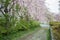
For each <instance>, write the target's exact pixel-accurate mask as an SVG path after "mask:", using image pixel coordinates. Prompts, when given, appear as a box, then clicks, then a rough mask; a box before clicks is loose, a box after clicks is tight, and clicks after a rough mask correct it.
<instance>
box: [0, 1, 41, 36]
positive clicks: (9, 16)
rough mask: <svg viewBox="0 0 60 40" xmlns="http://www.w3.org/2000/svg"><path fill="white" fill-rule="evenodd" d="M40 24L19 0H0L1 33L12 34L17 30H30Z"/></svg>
mask: <svg viewBox="0 0 60 40" xmlns="http://www.w3.org/2000/svg"><path fill="white" fill-rule="evenodd" d="M37 26H40V23H39V22H37V21H35V20H33V19H32V18H31V16H30V15H29V13H28V10H27V8H26V7H24V6H20V5H19V3H18V0H0V34H5V35H7V34H10V33H12V32H16V31H24V30H29V29H31V28H34V27H37Z"/></svg>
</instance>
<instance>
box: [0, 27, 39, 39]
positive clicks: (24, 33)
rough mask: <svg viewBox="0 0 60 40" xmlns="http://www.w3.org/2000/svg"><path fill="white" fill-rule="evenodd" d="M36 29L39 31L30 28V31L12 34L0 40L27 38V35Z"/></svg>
mask: <svg viewBox="0 0 60 40" xmlns="http://www.w3.org/2000/svg"><path fill="white" fill-rule="evenodd" d="M38 29H40V27H36V28H31V29H30V30H26V31H19V32H14V33H11V34H9V35H7V36H1V37H0V40H16V39H17V38H21V37H24V36H27V35H28V34H30V33H33V32H34V31H36V30H38Z"/></svg>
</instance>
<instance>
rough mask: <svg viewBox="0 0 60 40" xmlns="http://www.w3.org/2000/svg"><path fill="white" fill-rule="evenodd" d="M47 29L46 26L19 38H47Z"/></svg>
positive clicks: (43, 39) (27, 39)
mask: <svg viewBox="0 0 60 40" xmlns="http://www.w3.org/2000/svg"><path fill="white" fill-rule="evenodd" d="M47 30H48V29H46V28H42V29H40V30H38V31H36V32H34V33H32V34H30V35H28V36H26V37H24V38H21V39H18V40H47Z"/></svg>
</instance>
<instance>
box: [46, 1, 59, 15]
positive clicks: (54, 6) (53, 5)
mask: <svg viewBox="0 0 60 40" xmlns="http://www.w3.org/2000/svg"><path fill="white" fill-rule="evenodd" d="M58 1H59V0H46V1H45V3H46V4H45V5H46V6H47V8H48V10H49V11H50V12H52V13H55V14H58V13H59V10H58V8H59V6H58V4H59V3H58Z"/></svg>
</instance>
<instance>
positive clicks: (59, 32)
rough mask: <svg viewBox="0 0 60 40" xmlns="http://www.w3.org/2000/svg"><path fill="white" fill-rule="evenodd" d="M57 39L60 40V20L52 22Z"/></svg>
mask: <svg viewBox="0 0 60 40" xmlns="http://www.w3.org/2000/svg"><path fill="white" fill-rule="evenodd" d="M50 25H51V28H52V29H53V30H52V32H53V35H54V38H55V40H60V22H50Z"/></svg>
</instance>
